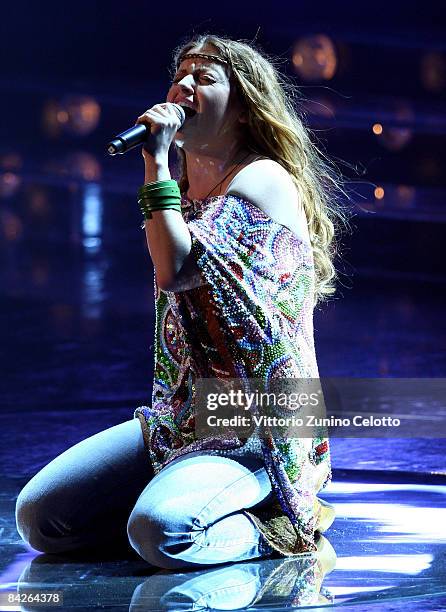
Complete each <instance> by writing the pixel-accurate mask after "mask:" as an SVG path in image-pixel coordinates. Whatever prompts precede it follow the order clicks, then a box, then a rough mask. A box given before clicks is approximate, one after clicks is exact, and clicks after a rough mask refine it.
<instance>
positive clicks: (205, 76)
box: [172, 70, 215, 83]
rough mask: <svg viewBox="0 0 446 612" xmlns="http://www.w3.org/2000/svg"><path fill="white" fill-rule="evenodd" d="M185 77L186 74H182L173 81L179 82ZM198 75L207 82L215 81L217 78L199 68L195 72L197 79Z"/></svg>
mask: <svg viewBox="0 0 446 612" xmlns="http://www.w3.org/2000/svg"><path fill="white" fill-rule="evenodd" d="M183 77H184V75H180V76H177V77H175V78H174V79H173V81H172V83H179V82H180V81H181V79H182V78H183ZM197 77H198V78H199V79H200V80H201V81H205V82H206V83H215V79H214V78H213V77H211V76H209V75H208V74H203V73H200V72H199V71H198V70H197V71H195V72H194V78H195V80H197Z"/></svg>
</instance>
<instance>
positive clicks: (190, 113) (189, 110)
mask: <svg viewBox="0 0 446 612" xmlns="http://www.w3.org/2000/svg"><path fill="white" fill-rule="evenodd" d="M181 108H182V109H183V110H184V114H185V115H186V119H190V117H193V116H194V115H196V114H197V111H196V110H194V109H193V108H189V106H182V107H181Z"/></svg>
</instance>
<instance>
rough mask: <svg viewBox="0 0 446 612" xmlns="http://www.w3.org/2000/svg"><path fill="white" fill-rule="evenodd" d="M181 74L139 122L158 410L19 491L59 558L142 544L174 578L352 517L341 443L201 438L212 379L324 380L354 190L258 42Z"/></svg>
mask: <svg viewBox="0 0 446 612" xmlns="http://www.w3.org/2000/svg"><path fill="white" fill-rule="evenodd" d="M174 69H175V75H174V78H173V82H172V84H171V87H170V90H169V92H168V96H167V101H166V103H163V104H157V105H155V106H154V107H152V108H151V109H149V110H148V111H147V112H145V113H144V114H143V115H141V116H140V117H139V118H138V121H137V122H138V123H145V124H146V125H147V126H149V127H150V131H151V135H150V137H149V139H148V140H147V144H146V145H145V146H144V149H143V157H144V161H145V183H144V186H143V187H142V188H141V189H140V190H139V199H138V201H139V204H140V206H141V210H142V212H143V215H144V227H145V232H146V237H147V244H148V248H149V252H150V256H151V259H152V262H153V265H154V270H155V295H156V355H155V361H156V363H155V377H154V388H153V396H152V405H151V406H141V407H139V408H137V409H136V410H135V414H134V417H137V418H134V419H133V420H130V421H127V422H125V423H122V424H121V425H117V426H115V427H112V428H110V429H108V430H105V431H103V432H100V433H99V434H96V435H95V436H92V437H91V438H88V439H87V440H83V441H82V442H80V443H79V444H77V445H75V446H74V447H72V448H70V449H68V450H67V451H65V453H63V454H62V455H60V456H59V457H57V458H56V459H55V460H53V461H52V462H51V463H50V464H49V465H47V466H45V467H44V468H43V470H41V471H40V472H39V473H38V474H37V475H36V476H35V477H34V478H33V479H32V480H31V481H30V482H29V483H28V484H27V485H26V486H25V488H24V489H23V490H22V492H21V493H20V495H19V498H18V500H17V509H16V517H17V527H18V530H19V533H20V535H21V536H22V538H23V539H25V540H26V541H27V542H29V543H30V544H31V546H33V547H34V548H36V549H37V550H42V551H46V552H66V551H69V550H80V549H92V548H98V547H99V548H104V547H107V546H108V545H111V546H112V547H113V546H118V544H119V543H122V542H123V541H125V537H126V535H127V536H128V538H129V541H130V544H131V546H132V547H133V548H134V549H135V550H136V551H137V552H138V553H139V554H140V555H141V556H142V557H143V558H144V559H145V560H147V561H148V562H149V563H152V564H154V565H157V566H160V567H164V568H179V567H184V566H196V565H210V564H215V563H225V562H228V561H240V560H245V559H251V558H256V557H262V556H265V555H269V554H271V553H273V552H278V553H279V554H281V555H284V556H289V555H294V554H298V553H301V552H308V551H315V550H317V549H318V548H321V547H322V546H323V545H325V546H328V543H327V541H326V540H324V538H322V537H321V536H320V533H321V532H322V531H325V529H327V527H328V526H329V525H330V524H331V523H332V521H333V519H334V513H333V509H332V508H331V507H330V506H329V505H328V504H325V503H324V502H322V501H321V500H319V499H318V498H317V497H316V494H317V492H318V491H319V490H320V489H321V488H322V487H324V486H325V485H326V484H327V483H328V482H329V480H330V478H331V470H330V454H329V446H328V440H327V439H326V438H324V437H322V436H321V437H314V438H313V439H311V438H310V439H305V438H291V439H289V440H284V439H279V438H275V437H274V436H273V435H272V434H271V432H268V433H267V435H265V436H263V437H261V438H258V437H257V438H256V437H255V436H248V438H247V439H244V438H240V437H239V436H237V434H236V433H234V432H232V431H231V432H228V433H227V435H226V436H207V437H200V438H197V436H196V432H195V416H196V415H195V411H194V401H195V397H196V396H195V393H196V386H195V382H196V381H197V379H201V378H213V379H220V380H222V381H223V380H224V379H228V378H237V379H241V380H244V381H249V380H250V379H253V378H256V379H260V380H261V381H262V382H263V383H264V384H265V385H266V387H267V388H268V389H269V388H271V386H272V383H273V382H274V381H277V380H280V379H283V378H317V377H318V370H317V363H316V357H315V350H314V342H313V329H312V313H313V308H314V306H315V304H316V303H317V301H318V300H319V299H323V298H324V297H325V296H326V295H329V294H330V293H332V292H333V290H334V288H333V282H332V281H333V279H334V277H335V271H334V267H333V263H332V257H333V253H334V249H333V236H334V222H335V221H336V219H338V218H342V213H341V212H339V210H338V209H337V208H335V206H334V205H333V204H331V205H330V204H329V203H328V202H329V200H330V199H332V198H333V195H334V194H335V192H336V189H338V185H339V183H338V182H337V177H336V173H335V172H334V171H333V170H332V169H331V167H330V166H329V164H328V163H326V162H324V161H323V159H322V154H320V152H319V151H318V149H317V148H316V147H315V145H313V144H312V143H311V140H310V138H309V136H308V134H307V131H306V130H305V128H304V127H303V125H302V122H301V121H300V119H299V117H298V116H297V115H296V114H295V111H294V110H293V107H292V103H291V97H287V94H286V85H285V84H284V83H283V81H282V79H281V77H280V75H279V73H278V72H277V71H276V69H275V68H274V66H273V64H272V63H271V61H269V60H268V59H267V58H266V57H264V56H263V55H262V54H261V53H260V52H258V51H257V50H255V49H254V48H253V47H252V46H251V45H249V44H246V43H243V42H236V41H232V40H229V39H225V38H221V37H216V36H211V35H206V36H198V37H196V38H195V39H193V40H191V41H189V42H188V43H187V44H185V45H183V46H181V47H180V48H179V49H177V51H176V52H175V55H174ZM172 103H175V104H179V105H181V106H183V107H184V108H186V113H187V116H186V120H185V121H184V124H183V125H182V126H181V128H180V123H179V118H178V114H177V113H176V112H175V107H174V106H173V105H172ZM172 143H174V144H175V146H176V148H177V152H178V155H179V157H180V163H181V177H180V179H179V182H178V185H179V188H178V186H177V184H176V182H175V181H173V180H172V179H171V175H170V170H169V165H168V152H169V149H170V147H171V144H172ZM180 195H181V199H180ZM147 455H148V456H147ZM129 515H130V516H129ZM127 518H128V521H127ZM125 523H127V530H126V531H127V533H125ZM324 542H325V544H324Z"/></svg>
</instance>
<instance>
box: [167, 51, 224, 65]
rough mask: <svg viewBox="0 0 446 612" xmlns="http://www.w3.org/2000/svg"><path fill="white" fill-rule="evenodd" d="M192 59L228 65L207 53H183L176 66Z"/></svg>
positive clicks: (219, 58)
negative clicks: (198, 58)
mask: <svg viewBox="0 0 446 612" xmlns="http://www.w3.org/2000/svg"><path fill="white" fill-rule="evenodd" d="M193 57H201V58H202V59H207V60H211V61H213V62H219V63H220V64H224V65H225V66H228V65H229V62H227V61H226V60H225V59H223V58H222V57H219V56H218V55H211V54H209V53H184V54H183V55H181V56H180V57H179V58H178V64H177V66H179V65H180V64H181V62H182V61H183V60H186V59H192V58H193Z"/></svg>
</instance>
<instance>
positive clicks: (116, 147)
mask: <svg viewBox="0 0 446 612" xmlns="http://www.w3.org/2000/svg"><path fill="white" fill-rule="evenodd" d="M172 106H173V109H174V111H175V112H176V114H177V115H178V119H179V120H180V125H183V123H184V121H185V119H186V115H185V112H184V110H183V109H182V107H181V106H180V105H179V104H174V103H172ZM148 132H149V129H148V128H147V126H146V125H144V124H142V123H141V124H138V125H135V126H133V127H132V128H130V129H128V130H126V131H125V132H121V134H118V135H117V136H116V137H115V138H113V140H112V141H111V142H109V143H108V145H107V152H108V154H109V155H116V154H117V153H125V152H126V151H130V149H134V148H135V147H137V146H138V145H141V144H143V143H144V142H145V141H146V138H147V136H148Z"/></svg>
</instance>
